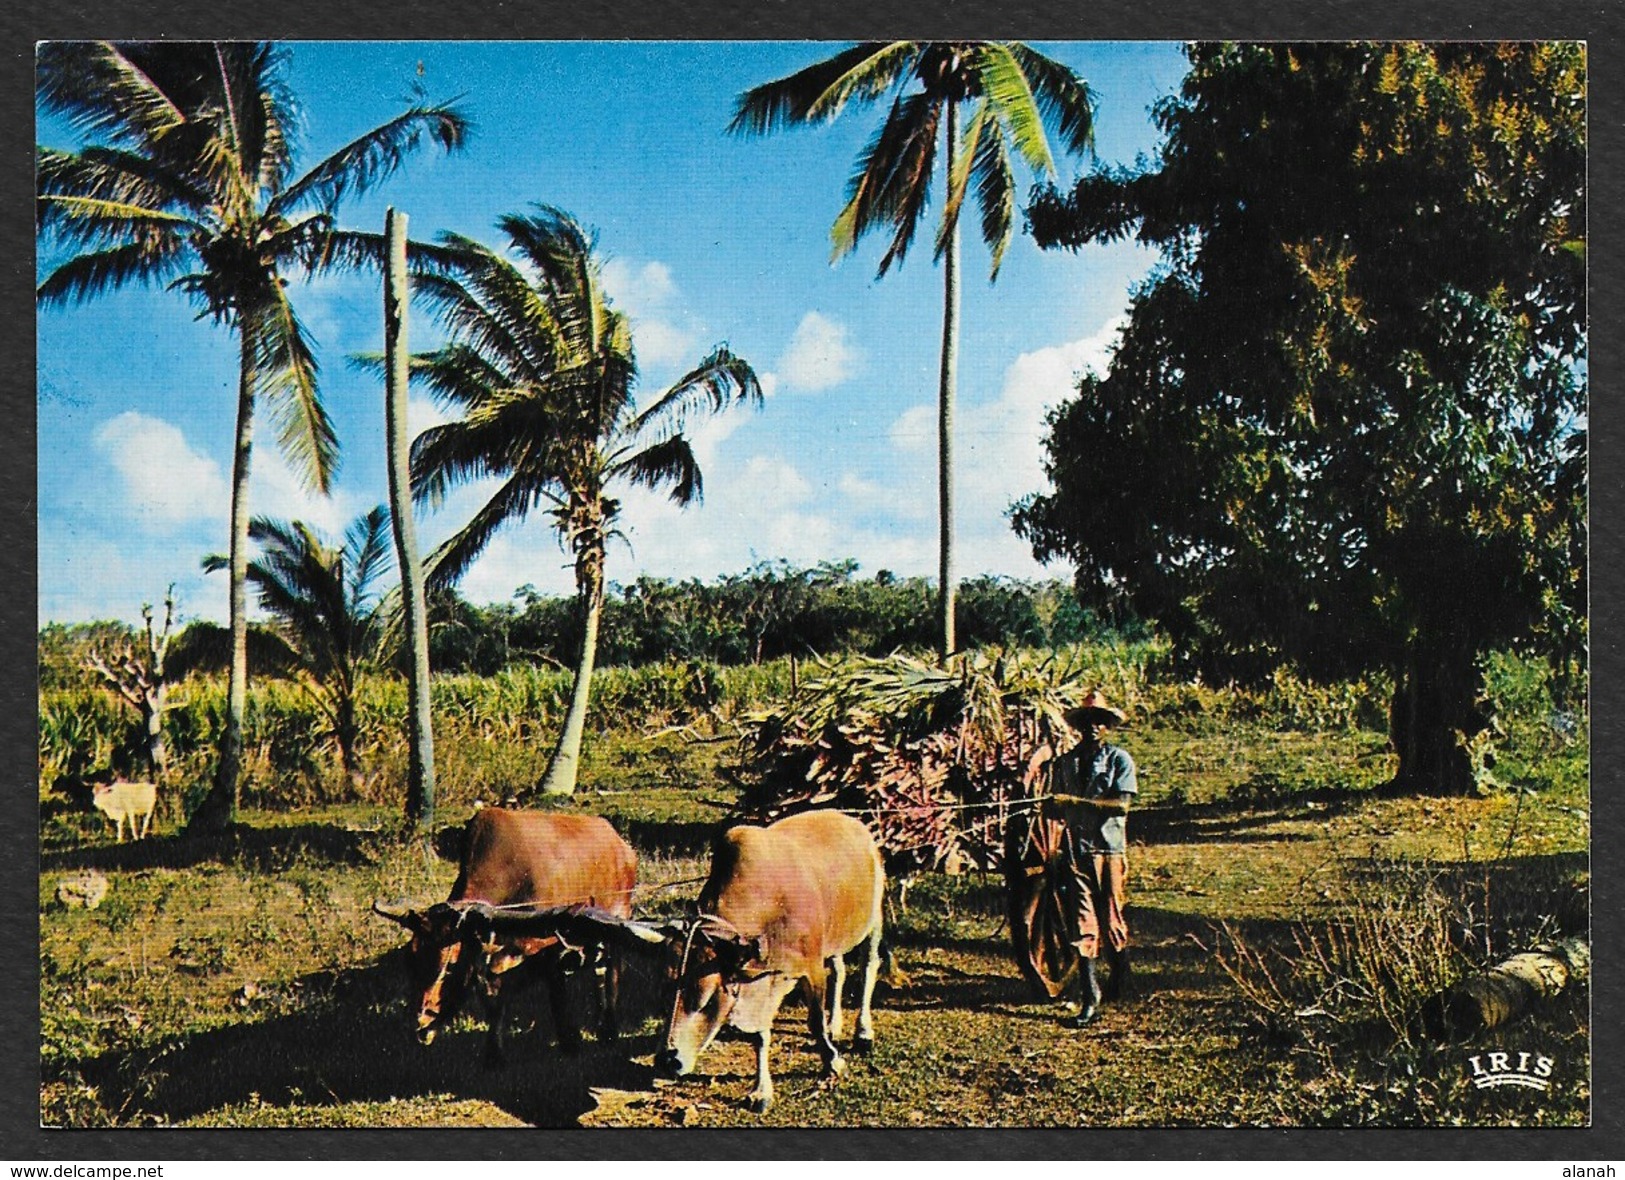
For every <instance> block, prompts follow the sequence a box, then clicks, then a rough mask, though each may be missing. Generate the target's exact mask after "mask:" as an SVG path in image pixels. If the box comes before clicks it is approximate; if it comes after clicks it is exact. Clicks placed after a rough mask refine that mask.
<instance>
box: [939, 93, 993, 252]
mask: <svg viewBox="0 0 1625 1180" xmlns="http://www.w3.org/2000/svg"><path fill="white" fill-rule="evenodd" d="M995 118H996V117H995V116H994V114H993V103H992V100H991V99H986V98H984V99H983V100H982V101H981V102H979V103H977V104H976V113H975V114H974V115H972V116H971V120H970V122H969V123H967V124H966V125H965V131H964V134H963V135H961V136H960V141H959V143H958V144H957V145H956V147H957V151H956V153H955V155H954V161H953V167H952V168H951V169H950V170H949V173H948V192H947V194H946V195H945V197H944V199H943V202H942V220H941V221H940V223H939V224H938V227H937V248H936V256H937V257H938V258H941V257H942V253H943V251H944V250H945V249H946V248H947V243H948V240H949V239H950V238H951V237H952V234H953V228H954V226H955V225H956V224H958V222H959V210H960V208H961V206H963V204H964V203H965V192H966V190H967V189H968V188H969V187H970V175H971V164H972V162H973V161H974V160H975V158H976V153H977V151H978V150H979V147H980V144H981V141H982V137H983V136H984V135H998V134H999V128H998V126H997V124H996V121H995Z"/></svg>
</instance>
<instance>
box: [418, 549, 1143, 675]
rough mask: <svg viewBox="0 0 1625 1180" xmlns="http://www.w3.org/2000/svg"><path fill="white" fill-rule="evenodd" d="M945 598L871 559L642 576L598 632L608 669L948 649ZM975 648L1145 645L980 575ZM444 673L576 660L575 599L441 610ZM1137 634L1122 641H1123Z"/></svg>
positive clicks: (963, 635) (1069, 603)
mask: <svg viewBox="0 0 1625 1180" xmlns="http://www.w3.org/2000/svg"><path fill="white" fill-rule="evenodd" d="M935 602H936V589H935V586H934V583H933V582H932V581H931V580H929V579H926V578H899V577H896V576H894V575H892V574H890V573H889V572H887V571H884V570H882V571H881V572H880V573H878V574H876V575H875V576H874V577H872V578H862V577H859V576H858V574H857V562H855V561H842V562H824V563H822V564H820V565H817V566H814V567H812V568H810V569H797V568H794V567H792V566H791V565H790V564H789V563H787V562H763V563H760V564H758V565H755V566H752V567H751V568H750V569H748V570H746V571H745V572H744V573H741V574H734V575H729V576H725V577H722V578H719V579H718V580H716V581H715V582H710V583H706V582H701V581H699V580H697V579H690V580H687V581H681V582H677V581H671V580H669V579H665V578H647V577H645V578H639V579H638V580H637V581H636V582H633V583H631V584H630V585H626V586H618V585H612V586H611V587H610V590H609V593H608V595H607V596H606V600H605V603H604V614H603V620H602V623H601V625H600V630H599V636H598V658H599V663H600V664H604V665H620V666H642V665H646V664H657V663H666V662H670V661H681V660H703V661H707V662H710V663H715V664H723V665H730V664H760V663H764V662H766V661H769V660H774V659H779V658H782V657H785V656H811V655H834V654H847V653H851V654H863V655H884V654H886V653H888V652H893V651H899V650H902V651H927V650H930V649H931V648H932V646H933V645H934V644H935V643H936V641H937V635H936V630H937V624H936V622H935V615H934V613H933V612H934V610H935ZM957 615H958V625H959V636H960V644H961V646H964V647H981V646H988V645H995V644H997V645H1002V646H1006V647H1057V646H1066V645H1070V644H1074V643H1079V642H1082V641H1084V640H1086V639H1100V638H1103V637H1106V636H1108V635H1109V636H1112V637H1126V638H1138V637H1140V636H1141V635H1142V634H1143V631H1142V629H1140V628H1138V627H1130V628H1121V627H1119V626H1116V625H1114V624H1113V623H1112V622H1111V621H1108V620H1103V619H1101V618H1099V617H1098V616H1096V615H1095V614H1094V613H1092V612H1090V611H1086V610H1085V609H1083V608H1082V607H1080V606H1079V605H1078V602H1077V599H1076V597H1075V596H1074V595H1073V593H1072V589H1071V587H1070V586H1068V585H1067V584H1066V583H1064V582H1060V581H1056V580H1050V581H1043V582H1030V581H1021V580H1018V579H1014V578H997V577H980V578H975V579H972V580H969V581H966V582H962V583H961V584H960V591H959V603H958V612H957ZM430 619H431V624H432V627H433V630H432V631H431V635H430V652H431V660H432V662H433V664H434V667H435V669H436V671H447V672H453V671H456V672H474V673H480V674H486V675H488V674H490V673H492V672H495V671H497V670H498V669H500V668H502V667H504V666H506V665H508V664H511V663H537V662H540V663H557V664H572V663H573V661H574V659H575V657H576V653H577V650H578V647H579V644H580V625H581V624H580V619H579V614H578V610H577V607H576V603H575V600H574V599H572V598H558V597H549V596H544V595H541V594H538V593H536V592H535V591H534V590H533V589H531V588H530V587H528V586H527V587H523V588H521V589H520V590H519V592H518V593H517V594H515V596H514V601H512V602H511V603H501V604H495V605H492V606H486V607H480V606H475V605H473V604H472V603H469V602H466V601H464V600H462V599H460V598H457V597H442V598H440V600H439V601H437V602H435V603H434V604H432V606H431V609H430ZM1124 630H1127V631H1129V632H1130V634H1129V635H1127V636H1121V632H1122V631H1124Z"/></svg>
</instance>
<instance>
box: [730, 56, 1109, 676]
mask: <svg viewBox="0 0 1625 1180" xmlns="http://www.w3.org/2000/svg"><path fill="white" fill-rule="evenodd" d="M886 95H891V96H892V100H891V108H890V110H889V111H888V112H887V115H886V119H885V122H883V123H882V124H881V125H880V128H879V130H878V131H876V132H875V134H874V137H873V138H872V139H871V140H870V141H869V144H868V146H867V147H865V148H864V150H863V153H862V154H861V155H860V156H859V157H858V162H857V168H856V169H855V170H854V172H853V173H852V177H851V179H850V180H849V181H848V182H847V187H846V198H847V199H846V205H845V207H844V208H842V210H841V212H840V214H839V215H838V216H837V217H836V218H835V224H834V226H833V228H832V229H831V231H830V236H831V237H832V238H833V240H834V243H835V250H834V255H835V257H836V258H840V257H841V256H843V255H845V254H848V253H850V252H851V251H852V250H853V248H854V247H856V245H857V243H858V239H859V238H861V237H863V236H864V235H865V234H866V233H869V232H870V231H872V230H885V231H888V232H890V234H891V244H890V245H889V246H888V247H887V248H886V252H885V254H883V255H882V256H881V259H880V274H881V275H885V273H886V271H887V270H889V269H890V268H891V266H892V264H893V263H901V262H902V261H903V256H904V255H905V254H906V253H907V252H908V248H909V244H910V243H911V242H912V241H913V240H914V233H915V230H916V229H917V228H918V227H919V223H920V219H921V218H922V217H923V216H924V214H925V210H926V206H927V205H928V204H929V203H930V194H931V184H932V180H933V176H934V175H935V172H936V158H937V152H938V143H939V141H940V143H941V150H942V162H943V163H942V175H943V177H944V180H945V181H946V186H947V192H946V196H945V197H944V198H943V201H942V216H941V219H940V220H939V222H938V227H937V237H936V256H937V257H938V258H941V259H942V262H943V316H942V367H941V373H940V381H939V385H938V402H937V445H938V473H937V492H938V509H939V515H940V526H941V536H940V541H941V549H940V562H939V565H938V576H939V581H938V588H939V602H940V604H941V619H942V622H941V626H942V631H941V637H942V642H941V654H942V658H943V659H947V657H948V656H950V655H952V654H953V651H954V647H955V637H954V590H955V586H954V578H953V566H954V552H953V478H952V477H953V412H954V386H955V381H956V373H957V370H958V364H959V211H960V208H961V207H962V206H963V205H964V203H965V198H966V195H967V192H969V191H970V190H971V188H972V186H973V185H974V189H975V202H976V206H977V209H978V211H979V212H980V215H981V231H982V240H983V241H984V242H986V243H987V246H988V249H989V251H990V252H991V254H992V271H991V277H992V278H997V277H998V273H999V266H1000V264H1001V263H1002V262H1003V260H1004V253H1005V250H1006V248H1007V247H1008V246H1009V244H1010V238H1011V234H1012V232H1013V231H1012V226H1013V221H1014V210H1015V176H1014V174H1013V172H1012V170H1011V162H1010V158H1011V151H1012V149H1014V152H1015V154H1016V155H1019V156H1020V157H1021V159H1022V160H1023V161H1024V162H1025V163H1026V164H1027V166H1028V167H1029V168H1031V169H1032V170H1033V171H1034V172H1036V173H1038V174H1040V175H1050V174H1052V173H1053V172H1054V170H1055V164H1054V158H1053V156H1052V155H1051V153H1050V147H1049V138H1048V136H1047V135H1046V127H1047V128H1048V129H1049V130H1050V131H1053V132H1054V133H1055V134H1056V135H1058V136H1059V138H1060V141H1061V143H1062V144H1063V146H1064V147H1065V148H1066V149H1067V150H1068V151H1071V152H1084V151H1088V150H1089V149H1090V147H1091V145H1092V142H1093V133H1094V132H1093V129H1094V108H1093V96H1092V95H1091V94H1090V91H1089V88H1088V86H1087V85H1086V84H1085V83H1084V82H1083V80H1082V79H1080V78H1079V77H1078V76H1077V75H1076V74H1074V73H1073V72H1072V71H1071V70H1070V69H1068V68H1067V67H1066V66H1063V65H1061V64H1060V63H1059V62H1056V61H1054V60H1052V59H1050V58H1048V57H1045V56H1044V55H1043V54H1041V53H1037V52H1035V51H1034V50H1032V49H1030V48H1028V47H1027V46H1025V45H1022V44H1021V43H1020V42H1014V41H891V42H878V41H877V42H866V43H863V44H860V45H856V46H854V47H853V48H851V49H847V50H843V51H842V52H840V53H837V54H836V55H835V56H834V57H831V58H828V59H827V60H825V61H821V62H819V63H818V64H817V65H813V66H809V67H808V68H806V69H804V70H801V71H799V72H797V73H794V74H791V75H789V76H788V77H785V78H780V79H778V80H777V81H774V82H767V83H765V84H763V85H761V86H757V87H755V88H754V89H752V90H748V91H746V92H745V93H744V94H743V95H741V96H740V98H739V101H738V104H737V106H736V108H735V114H734V119H733V122H732V123H731V124H729V130H730V131H732V132H735V133H745V134H755V135H765V134H767V133H769V132H772V131H775V130H778V129H779V128H781V127H792V126H799V125H806V124H812V123H823V122H828V121H829V120H832V119H834V118H835V117H836V116H837V115H839V114H840V113H841V112H842V111H843V110H845V109H846V106H847V104H848V103H849V102H854V101H856V102H864V103H868V102H874V101H877V100H879V99H882V98H884V97H885V96H886ZM961 107H968V108H969V118H968V120H967V121H966V122H965V125H964V130H963V132H961V131H960V127H959V118H960V109H961Z"/></svg>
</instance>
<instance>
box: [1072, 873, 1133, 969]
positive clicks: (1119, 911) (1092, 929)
mask: <svg viewBox="0 0 1625 1180" xmlns="http://www.w3.org/2000/svg"><path fill="white" fill-rule="evenodd" d="M1067 864H1068V867H1069V868H1070V869H1071V876H1072V880H1071V882H1070V884H1071V886H1072V887H1071V888H1070V889H1068V890H1067V891H1066V917H1067V924H1068V927H1069V930H1068V933H1069V934H1070V935H1071V942H1072V945H1073V946H1074V947H1076V948H1077V951H1078V954H1080V955H1082V956H1083V957H1084V958H1086V959H1094V958H1098V957H1099V956H1100V951H1101V946H1100V940H1101V934H1102V931H1104V934H1105V938H1106V945H1107V946H1108V947H1110V948H1111V951H1112V953H1113V954H1114V955H1115V954H1116V953H1117V952H1119V951H1121V950H1122V949H1123V948H1124V947H1126V946H1127V945H1128V919H1127V918H1126V917H1125V916H1124V914H1123V904H1124V899H1125V898H1126V897H1127V894H1128V856H1127V854H1126V853H1121V852H1114V853H1106V852H1087V851H1085V852H1077V851H1070V850H1069V853H1068V855H1067Z"/></svg>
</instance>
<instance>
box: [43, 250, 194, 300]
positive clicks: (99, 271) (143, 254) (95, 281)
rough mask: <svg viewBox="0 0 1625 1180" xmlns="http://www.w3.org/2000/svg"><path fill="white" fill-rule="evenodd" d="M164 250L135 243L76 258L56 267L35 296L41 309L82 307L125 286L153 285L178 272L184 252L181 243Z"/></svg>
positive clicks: (184, 256)
mask: <svg viewBox="0 0 1625 1180" xmlns="http://www.w3.org/2000/svg"><path fill="white" fill-rule="evenodd" d="M162 244H163V245H166V246H170V247H171V248H170V249H167V250H156V251H155V250H154V249H152V243H144V242H136V243H132V244H130V245H127V246H115V247H113V248H112V249H109V250H97V251H94V252H92V253H88V254H79V255H76V256H75V257H73V258H70V259H68V261H66V262H64V263H63V264H62V265H60V266H58V267H57V268H56V269H55V270H53V271H52V272H51V273H50V274H49V275H47V276H46V278H45V281H44V282H42V283H40V285H39V287H38V289H37V290H36V291H35V292H34V295H35V298H36V300H37V301H38V302H39V305H40V306H41V307H57V306H62V305H65V304H69V303H82V302H84V301H85V300H87V299H91V298H94V297H95V296H97V295H103V294H106V293H107V292H108V291H112V290H116V289H117V288H119V287H123V286H125V285H126V284H128V283H132V282H141V283H156V282H161V281H163V280H165V279H168V278H170V276H172V275H174V274H175V273H176V272H177V271H179V270H181V268H182V267H183V265H184V263H185V260H186V250H185V248H184V246H183V245H182V244H180V243H177V242H174V241H173V240H171V239H165V240H164V241H163V243H162Z"/></svg>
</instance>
